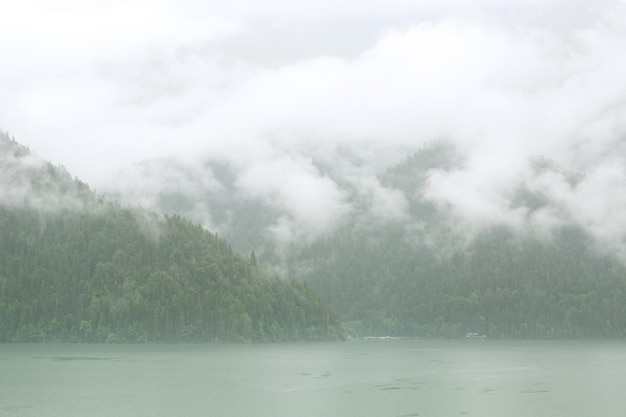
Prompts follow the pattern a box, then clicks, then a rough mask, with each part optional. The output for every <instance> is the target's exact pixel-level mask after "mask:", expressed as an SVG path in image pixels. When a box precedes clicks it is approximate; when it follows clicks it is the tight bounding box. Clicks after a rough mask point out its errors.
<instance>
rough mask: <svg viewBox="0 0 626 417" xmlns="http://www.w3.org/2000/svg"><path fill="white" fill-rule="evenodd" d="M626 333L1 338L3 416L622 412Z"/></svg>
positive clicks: (625, 406) (398, 416)
mask: <svg viewBox="0 0 626 417" xmlns="http://www.w3.org/2000/svg"><path fill="white" fill-rule="evenodd" d="M625 410H626V342H622V341H618V342H609V341H584V342H581V341H549V342H547V341H530V342H529V341H493V340H454V341H447V340H445V341H432V340H430V341H424V340H402V341H386V342H383V341H353V342H343V343H318V344H279V345H49V344H48V345H46V344H40V345H11V344H8V345H0V416H23V417H33V416H46V417H55V416H59V417H74V416H76V417H78V416H80V417H90V416H114V417H125V416H133V417H137V416H146V417H147V416H150V417H154V416H167V417H174V416H180V417H193V416H216V417H244V416H245V417H248V416H254V417H283V416H284V417H287V416H289V417H308V416H324V417H329V416H341V417H356V416H359V417H361V416H372V417H377V416H381V417H409V416H420V417H422V416H423V417H427V416H494V417H496V416H497V417H506V416H529V417H538V416H568V417H577V416H580V417H582V416H584V417H589V416H603V417H610V416H619V417H623V416H624V415H625V414H624V413H625Z"/></svg>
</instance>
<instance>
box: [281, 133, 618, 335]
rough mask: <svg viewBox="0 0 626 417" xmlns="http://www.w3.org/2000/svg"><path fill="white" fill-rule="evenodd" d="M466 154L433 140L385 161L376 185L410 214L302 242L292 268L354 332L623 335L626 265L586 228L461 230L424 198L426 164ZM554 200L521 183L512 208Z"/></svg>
mask: <svg viewBox="0 0 626 417" xmlns="http://www.w3.org/2000/svg"><path fill="white" fill-rule="evenodd" d="M461 163H462V159H461V158H460V156H459V155H458V154H457V153H456V152H455V151H454V149H452V148H451V147H450V146H448V145H447V144H445V143H433V144H431V145H430V146H429V147H426V148H424V149H422V150H420V151H419V152H417V153H416V154H415V155H413V156H411V157H409V158H407V159H406V160H405V161H403V162H402V163H400V164H398V165H397V166H395V167H393V168H391V169H389V170H388V171H387V172H386V173H384V174H383V175H381V183H383V184H385V185H386V186H388V187H393V188H395V189H398V190H402V192H403V195H405V196H406V199H407V207H408V208H407V212H408V216H407V217H406V218H405V219H403V220H402V221H396V222H391V221H389V222H370V223H369V224H367V226H363V225H360V226H356V225H346V226H345V227H342V228H340V229H339V230H338V231H337V232H336V233H335V234H334V235H332V236H330V237H328V238H327V239H322V240H319V241H317V242H315V243H313V244H312V245H309V246H307V247H305V248H302V249H301V251H300V252H299V253H298V254H297V255H296V256H294V257H293V258H292V260H291V265H290V268H291V270H292V271H293V273H292V275H293V276H296V277H298V278H301V279H304V280H305V281H307V282H308V283H309V284H310V285H311V287H312V288H314V289H315V290H317V291H318V293H319V294H320V295H321V297H322V298H323V299H324V300H325V301H327V302H328V303H330V304H331V305H332V306H334V307H335V308H336V310H337V312H338V314H339V315H340V316H341V317H342V319H343V320H344V321H345V323H346V326H347V328H348V330H349V331H350V332H352V333H355V334H375V335H395V336H430V337H439V336H445V337H461V336H463V335H465V334H467V333H479V334H486V335H488V336H490V337H521V338H545V337H550V338H552V337H623V336H626V268H624V265H623V263H622V262H620V261H619V260H618V259H617V258H615V257H612V256H610V255H608V254H607V253H605V252H600V251H598V250H597V248H596V246H595V244H594V242H593V239H592V237H591V236H589V235H588V234H587V232H585V231H584V230H583V229H582V228H580V227H577V226H575V225H573V224H570V223H564V224H563V225H561V226H555V227H553V229H551V231H550V234H549V236H542V235H539V234H536V233H533V232H532V231H527V232H526V233H521V232H519V231H516V230H514V229H512V228H511V227H508V226H507V225H505V224H497V223H494V224H493V225H491V226H485V227H483V228H482V229H480V230H479V231H474V230H471V229H467V230H466V229H463V225H462V224H461V225H459V224H458V219H456V217H455V214H454V213H451V212H449V211H447V210H446V207H441V206H438V205H436V204H434V203H433V202H432V201H430V200H428V199H427V198H425V195H424V190H425V186H426V183H425V181H426V179H427V178H429V172H430V171H432V170H441V171H446V170H450V169H452V168H454V167H455V166H458V164H461ZM530 163H531V164H532V165H533V167H534V170H535V171H537V172H539V171H544V172H545V171H546V170H548V171H550V170H553V171H556V170H559V167H558V166H556V165H555V164H553V163H551V162H550V161H546V160H542V159H538V160H534V161H531V162H530ZM569 178H570V181H572V182H575V181H577V177H576V175H571V176H570V177H569ZM551 204H553V202H552V201H551V199H550V196H548V195H542V194H541V193H538V192H536V191H533V190H531V189H528V188H527V187H525V186H524V184H523V183H520V187H519V188H518V189H517V190H516V191H515V192H514V193H513V195H512V199H511V207H512V208H511V209H512V210H519V209H523V211H524V212H525V213H528V214H527V216H532V214H533V213H535V212H538V211H539V210H541V209H546V208H548V207H549V206H550V205H551ZM470 234H471V235H472V236H471V238H469V237H468V235H470Z"/></svg>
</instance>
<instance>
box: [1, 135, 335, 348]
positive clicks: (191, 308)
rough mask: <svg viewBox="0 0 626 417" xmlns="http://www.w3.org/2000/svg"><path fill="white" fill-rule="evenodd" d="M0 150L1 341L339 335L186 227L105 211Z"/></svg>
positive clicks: (301, 298)
mask: <svg viewBox="0 0 626 417" xmlns="http://www.w3.org/2000/svg"><path fill="white" fill-rule="evenodd" d="M0 145H2V149H3V155H4V157H3V158H0V162H1V163H0V173H1V174H2V176H1V177H0V180H2V179H3V178H5V179H10V180H11V181H12V183H8V182H7V183H5V184H3V187H4V188H3V190H2V191H3V193H4V195H5V196H12V197H16V198H14V201H12V202H11V204H8V201H0V342H44V341H45V342H48V341H71V342H210V341H287V340H329V339H331V340H332V339H338V338H342V337H343V335H344V333H343V330H342V327H341V325H340V323H339V322H338V320H337V317H336V315H335V313H334V312H333V311H332V310H331V309H330V308H329V307H328V305H327V304H325V303H324V302H322V301H321V299H320V298H319V297H318V296H317V295H316V294H314V292H313V291H312V290H311V289H309V288H308V286H307V285H306V284H304V283H302V282H298V281H294V280H290V281H284V280H279V279H278V278H274V277H270V276H269V275H268V274H266V273H265V272H264V271H263V270H262V269H261V268H259V267H257V266H256V265H254V263H253V262H251V261H250V259H249V258H248V257H244V256H242V255H240V254H238V253H236V252H234V251H233V250H232V249H231V247H230V245H229V244H228V242H226V241H225V240H223V239H221V238H219V237H217V236H216V235H214V234H211V233H210V232H208V231H206V230H205V229H203V228H202V227H200V226H198V225H195V224H192V223H191V222H189V221H188V220H186V219H184V218H181V217H179V216H171V217H166V218H161V217H160V216H157V215H155V214H152V213H148V212H146V211H144V210H141V209H129V208H123V207H121V206H119V205H117V204H114V203H110V202H105V201H102V200H99V199H98V198H96V196H95V195H94V194H93V193H91V191H89V189H88V187H87V186H86V185H84V184H82V183H80V182H78V181H76V180H72V179H71V177H69V175H68V174H67V173H66V171H64V170H63V169H62V168H55V167H53V166H51V165H50V164H46V163H44V164H33V162H32V161H28V163H24V164H22V162H23V158H28V157H30V154H29V152H28V150H27V149H25V148H23V147H21V146H19V145H18V144H17V143H16V142H15V141H13V140H9V139H8V136H6V135H4V134H0ZM33 166H34V167H35V168H33ZM25 167H26V168H27V169H26V168H25ZM11 184H18V185H19V187H20V189H19V190H14V191H12V190H11V189H10V188H9V187H11V186H12V185H11ZM42 188H43V189H42ZM39 189H41V191H42V193H43V192H47V193H48V194H47V196H46V198H45V199H43V200H41V199H37V195H36V191H37V190H39ZM24 190H26V191H27V192H26V193H24ZM50 190H55V192H54V193H52V194H55V195H57V197H56V198H51V195H52V194H51V192H50ZM56 190H66V191H65V194H63V193H61V194H59V193H57V192H56ZM17 197H19V198H17ZM25 197H27V198H25ZM77 201H79V202H81V204H77V203H76V202H77ZM50 202H54V205H55V207H48V209H47V210H46V209H45V208H44V207H37V206H36V204H37V203H50ZM64 202H70V203H71V204H69V205H68V207H67V208H63V203H64Z"/></svg>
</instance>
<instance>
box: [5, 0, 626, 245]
mask: <svg viewBox="0 0 626 417" xmlns="http://www.w3.org/2000/svg"><path fill="white" fill-rule="evenodd" d="M5 3H6V4H3V5H2V6H0V16H1V17H0V19H1V24H0V56H2V57H3V64H2V65H1V66H0V78H1V79H2V80H3V83H2V84H1V85H0V96H1V97H3V101H2V103H0V129H4V130H7V131H9V132H10V133H11V134H12V135H14V136H16V137H17V138H18V140H20V141H23V142H24V143H26V144H27V145H29V146H30V147H32V148H34V149H37V150H38V152H39V153H40V154H42V155H44V156H45V157H46V158H49V159H52V160H53V162H54V163H62V164H64V165H65V166H67V167H68V169H69V170H70V171H71V172H72V173H73V174H76V175H78V176H80V177H81V178H83V179H84V180H86V181H88V182H89V183H91V184H93V185H95V186H96V188H108V187H110V186H111V182H112V181H113V179H115V180H117V179H118V178H119V177H116V176H115V175H114V173H116V172H119V171H120V170H122V169H125V168H127V167H128V166H130V165H132V164H133V163H137V162H139V161H142V160H146V159H150V158H159V157H164V156H175V157H181V156H182V158H183V160H186V161H192V160H193V159H194V158H196V159H201V158H203V157H205V156H206V155H211V156H213V157H217V158H221V159H224V158H226V159H228V160H230V161H231V162H232V163H233V164H234V165H236V166H237V167H239V168H241V169H243V173H242V174H241V177H240V178H239V183H238V185H239V187H240V189H241V191H242V192H245V193H248V194H249V195H250V196H257V197H258V198H271V199H273V200H272V201H273V202H274V203H275V204H279V205H281V207H282V209H283V214H284V217H283V218H282V219H281V220H280V221H279V222H278V223H277V224H276V225H275V228H274V230H275V231H276V233H277V235H280V236H287V237H285V239H291V238H293V236H302V235H303V234H306V233H319V232H320V231H323V230H328V229H329V228H332V226H333V225H335V224H337V222H338V221H339V219H341V217H342V216H343V215H344V214H345V213H347V212H349V210H350V209H351V208H350V207H347V206H346V203H345V196H344V191H342V188H341V186H340V185H339V184H338V183H337V182H335V181H339V180H338V179H337V178H335V177H332V178H331V177H330V176H327V175H326V174H325V173H323V172H321V171H320V170H319V169H318V168H316V166H315V164H316V163H318V162H320V161H321V162H320V163H324V164H326V165H327V166H332V167H333V170H334V171H333V172H334V173H335V174H336V175H337V176H341V175H345V176H344V177H342V178H343V180H344V181H347V182H348V183H350V184H352V186H356V187H362V192H363V195H369V196H370V197H368V198H369V200H368V201H370V204H371V210H372V211H373V212H377V213H384V212H387V213H390V214H392V213H393V214H394V216H396V217H397V218H402V216H403V213H404V212H405V208H404V204H405V203H406V202H404V198H403V196H402V195H401V194H398V193H397V192H395V191H394V190H387V189H384V188H381V187H380V186H379V185H380V184H377V183H376V180H375V179H374V176H375V175H376V174H377V173H379V172H380V169H382V168H381V167H384V166H386V165H388V164H390V163H393V162H396V161H397V158H398V157H399V155H401V154H402V153H403V152H405V151H406V150H407V149H417V148H419V146H420V145H421V144H422V143H424V142H426V141H429V140H431V139H433V138H436V137H441V136H444V137H447V138H450V139H451V140H452V141H454V142H455V143H456V144H457V146H459V148H460V149H461V150H462V151H463V152H466V153H467V155H468V156H467V163H466V164H465V165H464V166H463V167H461V168H460V169H458V170H453V171H450V172H436V173H434V175H433V177H432V178H431V180H430V182H429V184H430V189H429V190H428V196H429V198H431V199H432V200H433V201H436V202H438V203H440V204H444V205H445V204H447V205H448V206H449V207H451V208H452V209H453V210H455V211H456V212H458V213H460V214H459V215H460V216H463V217H465V218H466V219H467V220H468V221H471V222H476V224H480V223H481V222H485V221H494V220H497V221H501V222H503V223H506V224H509V225H511V226H512V227H517V228H523V227H525V226H526V225H527V224H528V222H531V223H532V222H536V224H556V223H555V222H556V220H555V219H556V217H557V216H556V215H555V214H554V213H552V212H550V211H549V210H543V211H537V212H534V213H532V214H529V213H528V212H524V211H523V210H520V209H519V208H518V209H515V210H512V209H511V208H510V204H509V198H510V193H511V190H513V189H514V188H515V186H516V185H517V184H518V182H519V181H520V178H523V179H525V180H526V181H530V186H531V187H532V186H537V187H542V186H543V187H547V188H548V189H550V190H551V191H553V192H554V193H555V196H560V197H559V198H560V201H558V202H557V203H558V204H557V203H555V204H556V205H557V206H560V207H565V208H567V210H570V212H571V213H572V214H571V219H572V221H576V222H579V223H581V224H585V225H586V227H588V228H589V229H590V230H598V231H599V230H603V229H602V228H603V227H605V228H607V230H608V229H610V228H611V227H610V226H609V223H608V220H610V221H611V222H615V223H618V224H619V225H620V226H619V227H618V229H619V230H622V229H621V218H620V217H619V216H618V215H617V214H613V213H615V208H616V207H619V206H620V204H621V203H622V201H621V197H620V195H621V194H620V192H612V190H613V187H617V186H618V185H619V184H620V181H619V180H620V179H621V178H622V177H621V176H622V175H623V173H622V172H621V171H619V170H618V171H611V172H612V174H611V175H608V173H604V174H602V175H601V173H602V172H604V171H602V169H601V168H602V167H603V166H604V164H605V163H608V162H607V161H609V160H608V159H607V155H608V154H610V153H611V152H612V149H614V147H615V144H616V143H618V142H619V141H620V140H621V137H622V136H623V134H624V129H625V128H626V126H625V125H626V113H625V107H624V106H625V104H626V79H625V78H624V77H623V74H624V73H626V52H625V50H624V47H623V45H624V43H625V41H626V18H625V17H624V16H626V14H625V13H624V11H625V10H626V8H625V4H624V2H623V1H612V0H602V1H599V2H598V1H595V2H592V1H590V0H579V1H576V2H571V1H565V0H545V1H530V2H529V1H521V0H520V1H517V0H516V1H511V2H507V3H506V4H501V2H490V1H478V0H477V1H460V0H446V1H439V2H414V1H411V2H409V1H404V0H393V1H390V2H384V3H383V2H380V3H371V2H370V3H367V4H363V3H354V2H353V1H348V0H341V1H339V2H337V1H333V2H329V1H322V2H286V1H284V0H269V1H257V0H238V1H228V2H227V1H215V2H201V1H194V0H185V1H173V0H160V1H154V2H145V1H132V2H126V1H125V2H122V1H114V2H109V1H100V2H78V1H70V0H60V1H58V2H54V4H52V3H48V2H44V1H35V0H30V1H28V0H27V1H20V2H5ZM346 148H348V149H350V151H349V152H344V151H343V149H346ZM536 155H545V156H546V157H548V158H551V159H553V160H555V161H557V162H558V163H559V164H561V165H563V166H565V167H571V168H572V169H580V170H583V171H585V172H587V177H585V178H586V180H585V181H591V180H592V178H593V187H595V188H594V189H597V190H603V193H602V194H593V195H592V194H591V191H590V190H591V189H589V190H588V189H586V188H584V187H583V185H584V184H590V185H589V186H590V187H591V184H592V183H591V182H589V183H587V182H585V183H583V184H581V185H580V186H579V188H576V190H573V191H572V190H570V191H569V193H568V192H565V191H563V190H561V189H560V188H559V187H564V185H563V184H561V185H558V183H554V184H553V185H550V184H551V183H550V181H549V180H548V179H547V178H543V179H541V178H540V179H537V178H534V177H532V175H531V174H530V173H529V171H528V165H527V164H526V161H527V160H528V158H530V157H533V156H536ZM351 158H354V160H353V159H351ZM314 160H315V161H316V162H315V163H314V162H313V161H314ZM355 161H356V162H355ZM354 164H358V166H353V165H354ZM609 165H610V163H609ZM286 174H288V176H286ZM533 181H534V182H533ZM541 181H544V182H545V184H542V183H541ZM153 186H154V184H152V185H151V187H153ZM581 187H582V188H581ZM368 193H369V194H368ZM582 196H588V197H589V198H591V197H593V198H595V199H596V200H598V201H600V202H599V203H598V202H595V203H594V204H591V205H589V206H581V208H577V207H578V206H577V205H574V204H573V203H572V201H573V200H577V199H578V198H579V197H580V198H582ZM555 198H557V197H555ZM587 208H588V210H590V212H589V213H594V214H604V218H605V219H607V222H605V223H604V224H603V225H595V224H593V222H591V221H590V220H589V219H590V218H591V214H585V213H587V212H586V211H585V210H586V209H587ZM594 233H595V232H594ZM616 233H617V232H616ZM596 235H597V236H601V235H602V236H608V235H607V233H604V232H603V233H600V232H597V233H596ZM290 236H291V237H290ZM610 239H613V240H615V241H616V239H617V238H615V237H611V238H610Z"/></svg>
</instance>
